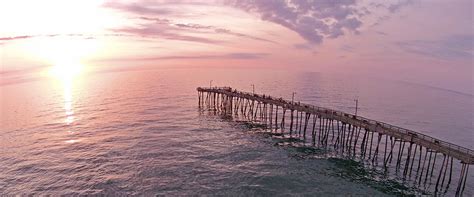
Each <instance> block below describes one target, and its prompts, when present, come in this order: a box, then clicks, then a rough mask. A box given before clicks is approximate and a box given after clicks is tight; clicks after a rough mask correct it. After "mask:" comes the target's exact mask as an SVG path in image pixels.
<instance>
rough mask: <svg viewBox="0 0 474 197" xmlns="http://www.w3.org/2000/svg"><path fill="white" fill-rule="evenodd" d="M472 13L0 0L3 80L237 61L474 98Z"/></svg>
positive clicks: (451, 6) (328, 3) (138, 0)
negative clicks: (424, 87)
mask: <svg viewBox="0 0 474 197" xmlns="http://www.w3.org/2000/svg"><path fill="white" fill-rule="evenodd" d="M473 15H474V14H473V1H471V0H450V1H445V0H392V1H378V0H335V1H334V0H202V1H194V0H193V1H191V0H174V1H167V0H157V1H151V0H130V1H108V0H82V1H72V0H42V1H28V0H2V1H0V76H1V79H0V84H3V85H5V84H12V83H18V82H22V81H28V80H34V79H37V78H41V77H43V75H45V73H46V74H48V73H49V74H50V73H53V74H54V73H56V74H57V75H61V76H70V75H73V74H74V73H77V72H79V70H81V71H80V72H86V71H87V72H97V71H107V70H120V69H135V68H136V69H140V68H211V69H212V68H245V69H282V70H290V71H312V72H321V73H347V74H355V75H360V76H361V77H377V78H385V79H390V80H397V81H406V82H411V83H418V84H424V85H428V86H433V87H438V88H443V89H448V90H452V91H457V92H461V93H467V94H471V95H474V79H473V75H474V72H473V67H474V65H473V59H474V49H473V46H474V26H473V24H474V22H473ZM84 70H85V71H84Z"/></svg>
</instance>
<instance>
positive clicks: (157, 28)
mask: <svg viewBox="0 0 474 197" xmlns="http://www.w3.org/2000/svg"><path fill="white" fill-rule="evenodd" d="M172 29H173V28H172V27H169V26H168V25H159V24H155V25H149V24H148V25H142V26H141V27H124V28H116V29H110V30H111V31H114V32H120V33H129V34H133V35H139V36H144V37H158V38H163V39H169V40H180V41H188V42H199V43H205V44H216V43H221V42H222V41H218V40H213V39H208V38H203V37H196V36H189V35H183V34H181V33H176V32H172V31H171V30H172Z"/></svg>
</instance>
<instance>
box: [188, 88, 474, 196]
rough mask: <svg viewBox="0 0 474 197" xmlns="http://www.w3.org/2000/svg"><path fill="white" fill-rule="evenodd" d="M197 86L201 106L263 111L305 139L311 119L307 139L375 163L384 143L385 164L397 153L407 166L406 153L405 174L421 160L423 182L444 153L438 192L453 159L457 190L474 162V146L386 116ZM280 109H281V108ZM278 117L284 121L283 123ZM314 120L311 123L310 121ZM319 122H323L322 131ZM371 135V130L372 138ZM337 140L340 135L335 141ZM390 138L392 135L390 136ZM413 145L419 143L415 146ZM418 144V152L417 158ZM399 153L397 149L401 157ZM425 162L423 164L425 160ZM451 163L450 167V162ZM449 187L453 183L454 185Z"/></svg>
mask: <svg viewBox="0 0 474 197" xmlns="http://www.w3.org/2000/svg"><path fill="white" fill-rule="evenodd" d="M197 91H198V92H199V105H200V106H204V105H207V106H208V107H213V108H214V109H216V110H220V111H222V112H224V113H227V114H230V115H238V114H239V112H240V113H241V114H242V115H250V116H251V119H252V120H253V119H255V118H256V117H257V116H259V117H260V121H262V122H264V123H265V124H266V125H268V126H269V128H270V129H274V130H275V132H277V131H280V132H281V134H282V135H283V134H284V135H288V134H289V135H290V137H292V136H293V135H295V136H298V138H303V139H304V140H306V139H307V134H306V130H307V128H308V129H309V126H308V124H309V123H310V122H312V126H313V128H312V130H311V129H310V130H311V137H308V138H311V141H312V142H313V145H315V144H316V141H317V142H318V145H319V144H320V143H321V144H323V145H326V146H327V144H328V141H332V142H334V143H335V144H334V147H342V149H343V151H344V149H345V151H348V150H350V151H348V152H352V150H353V152H354V154H355V152H356V147H357V148H358V150H359V151H360V152H361V153H360V155H361V156H363V158H364V159H365V158H366V155H368V158H369V159H370V160H371V161H372V162H374V161H376V159H378V154H379V152H382V150H381V151H379V145H380V143H381V142H382V144H385V152H384V154H383V164H384V166H385V167H387V166H388V165H389V163H391V161H392V158H395V157H396V158H395V159H396V160H397V163H396V166H397V168H399V167H400V166H401V165H402V161H403V158H405V167H404V172H403V175H404V176H405V175H408V173H409V175H410V177H411V172H412V170H413V164H414V163H416V161H418V167H417V168H418V169H417V170H416V173H417V175H419V176H418V177H419V180H417V181H416V182H420V183H421V182H422V181H423V178H422V177H423V176H425V178H424V183H425V184H426V182H427V179H428V174H429V173H430V169H431V173H430V174H431V176H433V171H434V169H433V168H435V162H436V156H437V155H438V154H442V156H443V159H442V160H443V162H442V164H441V166H440V167H439V168H440V169H439V176H438V180H437V183H436V191H438V185H441V187H443V185H444V181H445V178H446V176H447V175H446V174H447V171H449V170H448V168H450V173H449V182H451V174H452V170H453V158H454V159H456V160H459V161H460V162H461V164H462V167H461V168H462V169H461V172H460V175H459V177H460V180H459V184H458V189H457V190H456V194H457V195H458V194H462V191H463V190H464V187H465V184H466V181H467V176H468V169H469V165H472V164H474V151H473V150H471V149H468V148H465V147H462V146H459V145H456V144H453V143H449V142H446V141H443V140H440V139H436V138H434V137H430V136H428V135H425V134H422V133H419V132H416V131H412V130H409V129H405V128H401V127H398V126H394V125H391V124H387V123H384V122H381V121H376V120H371V119H368V118H364V117H362V116H356V115H353V114H348V113H345V112H342V111H337V110H332V109H328V108H324V107H318V106H314V105H309V104H304V103H300V102H292V101H288V100H285V99H282V98H275V97H272V96H268V95H260V94H254V93H248V92H242V91H237V90H235V89H232V88H230V87H215V88H202V87H199V88H197ZM280 109H281V111H279V110H280ZM286 111H289V112H290V113H291V114H290V115H288V114H286ZM294 112H296V116H294ZM278 116H280V117H278ZM288 116H289V117H288ZM303 116H304V117H303ZM285 117H286V118H288V119H289V120H290V123H288V122H285ZM311 117H313V119H312V121H311V119H310V118H311ZM288 119H287V120H288ZM318 120H319V123H318ZM278 121H280V122H279V123H278ZM288 124H289V130H288V129H285V128H288V127H287V126H288ZM334 124H336V126H334ZM309 125H310V126H311V124H309ZM316 125H319V136H318V128H317V127H316ZM298 126H299V129H298ZM303 127H304V128H303ZM295 128H296V129H295ZM361 130H362V131H361ZM330 131H332V139H329V138H330V137H329V136H330ZM297 132H298V133H297ZM308 133H309V132H308ZM362 133H363V134H364V135H363V138H362V139H361V144H359V146H357V143H358V141H359V139H360V137H359V135H360V134H362ZM374 133H375V134H377V135H378V136H377V138H378V140H377V138H376V143H375V145H376V148H375V147H374V148H375V150H374V151H375V152H374V153H373V155H372V146H375V145H374ZM370 135H372V136H371V138H370ZM383 136H385V143H383V139H382V137H383ZM369 138H370V139H369ZM334 139H336V140H335V141H334ZM388 139H390V141H389V140H388ZM397 142H398V151H397V150H394V149H396V148H394V147H395V144H397ZM405 143H407V146H406V147H407V148H405ZM368 144H369V145H368ZM413 145H414V148H413V147H412V146H413ZM418 148H419V152H418V154H419V157H418V159H416V160H415V157H417V155H416V154H417V149H418ZM423 148H425V151H424V152H425V155H424V159H423V156H422V153H423ZM381 149H382V148H381ZM369 151H370V152H369ZM395 152H398V153H395ZM380 154H381V153H380ZM394 154H398V156H396V155H394ZM428 155H429V159H428V162H427V163H428V165H427V166H426V169H427V171H426V174H425V175H423V173H424V170H425V169H424V168H425V163H426V160H427V157H428ZM432 155H434V158H433V160H432ZM440 157H441V156H440ZM450 161H451V162H450ZM431 162H432V163H431ZM421 163H423V164H422V165H421ZM410 165H411V166H410ZM449 165H450V167H448V166H449ZM420 166H421V171H420V174H418V173H419V169H420ZM442 173H444V174H442ZM431 176H429V177H431ZM441 177H442V179H441ZM417 179H418V178H417ZM441 180H442V182H441ZM440 182H441V184H440ZM449 182H448V185H449ZM430 183H431V179H430ZM447 188H449V186H448V187H447ZM447 188H446V189H447Z"/></svg>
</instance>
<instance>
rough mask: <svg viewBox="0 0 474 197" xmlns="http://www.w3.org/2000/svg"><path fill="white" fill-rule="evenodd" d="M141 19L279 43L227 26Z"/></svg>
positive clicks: (199, 30)
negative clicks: (236, 30)
mask: <svg viewBox="0 0 474 197" xmlns="http://www.w3.org/2000/svg"><path fill="white" fill-rule="evenodd" d="M140 19H143V20H148V21H155V22H157V23H158V24H161V25H168V26H170V27H178V28H182V29H186V30H196V31H197V32H200V33H218V34H226V35H232V36H236V37H242V38H247V39H252V40H258V41H264V42H270V43H277V42H275V41H272V40H268V39H265V38H260V37H256V36H251V35H247V34H243V33H238V32H234V31H232V30H229V29H226V28H220V27H215V26H212V25H201V24H196V23H173V22H172V21H171V20H169V19H161V18H150V17H140ZM175 30H176V29H175Z"/></svg>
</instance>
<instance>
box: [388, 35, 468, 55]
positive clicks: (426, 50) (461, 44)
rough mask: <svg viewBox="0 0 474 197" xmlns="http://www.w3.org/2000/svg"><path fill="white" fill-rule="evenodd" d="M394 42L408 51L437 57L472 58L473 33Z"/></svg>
mask: <svg viewBox="0 0 474 197" xmlns="http://www.w3.org/2000/svg"><path fill="white" fill-rule="evenodd" d="M396 44H397V45H398V46H399V47H400V48H401V49H402V50H404V51H406V52H408V53H414V54H419V55H424V56H428V57H433V58H437V59H443V60H452V59H459V58H463V59H465V58H474V35H455V36H449V37H445V38H442V39H440V40H410V41H402V42H397V43H396Z"/></svg>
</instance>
